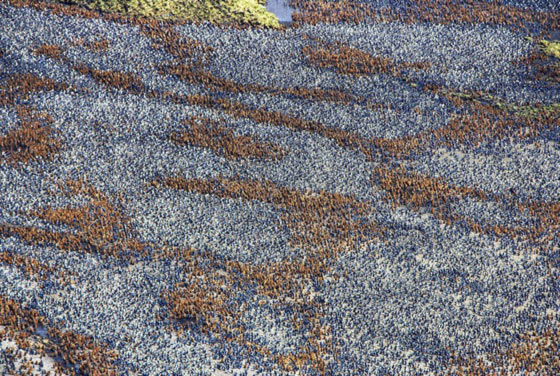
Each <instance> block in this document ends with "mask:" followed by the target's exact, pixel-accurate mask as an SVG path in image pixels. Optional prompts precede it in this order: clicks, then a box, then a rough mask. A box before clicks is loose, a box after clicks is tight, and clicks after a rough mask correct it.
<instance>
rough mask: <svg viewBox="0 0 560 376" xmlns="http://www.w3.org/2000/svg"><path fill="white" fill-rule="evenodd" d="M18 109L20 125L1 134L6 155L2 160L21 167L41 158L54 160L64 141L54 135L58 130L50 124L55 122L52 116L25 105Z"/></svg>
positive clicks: (1, 146)
mask: <svg viewBox="0 0 560 376" xmlns="http://www.w3.org/2000/svg"><path fill="white" fill-rule="evenodd" d="M16 111H17V113H18V116H19V121H18V127H17V128H15V129H12V130H9V131H8V132H7V133H6V134H4V135H1V136H0V152H2V153H5V155H6V157H5V158H2V159H0V162H7V163H8V164H9V165H11V166H12V167H16V168H19V167H21V166H22V165H24V164H27V163H29V162H31V161H35V160H39V159H43V160H47V161H48V160H53V159H54V158H55V155H56V154H57V153H58V152H59V151H60V150H61V148H62V141H60V139H59V138H57V137H53V133H54V134H55V133H57V132H55V130H54V129H52V128H51V127H50V126H49V125H48V124H51V123H52V122H53V119H52V117H51V116H50V115H48V114H46V113H44V112H35V113H34V112H33V111H32V110H30V109H29V108H28V107H23V106H17V107H16ZM45 123H46V124H47V125H45ZM0 155H1V154H0Z"/></svg>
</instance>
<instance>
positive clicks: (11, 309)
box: [0, 295, 118, 376]
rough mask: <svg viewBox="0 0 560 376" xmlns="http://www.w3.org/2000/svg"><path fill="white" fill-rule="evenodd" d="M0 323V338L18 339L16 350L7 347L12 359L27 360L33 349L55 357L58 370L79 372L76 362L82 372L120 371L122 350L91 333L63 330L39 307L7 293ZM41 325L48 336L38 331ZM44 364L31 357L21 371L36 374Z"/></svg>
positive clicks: (102, 375) (106, 374)
mask: <svg viewBox="0 0 560 376" xmlns="http://www.w3.org/2000/svg"><path fill="white" fill-rule="evenodd" d="M0 325H2V326H4V327H5V328H4V329H2V330H0V340H8V339H11V340H13V341H15V342H16V350H13V349H12V348H7V349H6V353H7V354H8V356H9V357H11V358H12V360H19V361H20V362H23V360H24V357H25V354H26V353H27V352H31V353H38V354H39V355H40V356H51V357H53V358H54V359H55V374H62V373H61V372H64V373H65V374H67V375H77V374H78V373H77V372H76V371H75V370H74V366H77V367H78V370H79V372H80V374H85V375H92V376H93V375H97V376H112V375H117V374H118V372H117V368H116V366H115V364H114V363H115V361H116V359H117V358H118V352H116V351H115V350H109V349H108V348H107V345H105V344H99V343H96V342H95V341H94V340H93V339H91V338H90V337H87V336H84V335H81V334H77V333H74V332H72V331H64V330H61V329H59V328H58V326H57V325H52V324H51V323H50V322H49V321H48V319H47V318H45V317H44V316H42V315H41V314H40V313H39V312H38V311H36V310H34V309H29V308H25V307H22V305H21V304H20V303H19V302H17V301H15V300H13V299H10V298H7V297H5V296H3V295H0ZM39 327H45V328H46V329H47V338H43V337H41V336H39V335H37V334H36V332H37V329H38V328H39ZM40 365H41V364H40V363H38V364H37V363H31V362H30V361H28V362H27V365H23V366H22V367H21V368H23V369H21V368H20V370H19V371H18V374H19V375H33V374H34V373H33V370H34V367H33V366H40ZM13 372H15V370H13ZM22 372H23V373H22Z"/></svg>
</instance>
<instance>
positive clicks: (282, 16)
mask: <svg viewBox="0 0 560 376" xmlns="http://www.w3.org/2000/svg"><path fill="white" fill-rule="evenodd" d="M288 2H289V0H268V1H267V2H266V9H267V10H268V11H269V12H272V13H274V15H275V16H276V18H278V21H280V23H282V24H289V23H290V22H292V13H293V12H294V8H292V7H291V6H289V5H288Z"/></svg>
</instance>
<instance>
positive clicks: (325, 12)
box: [290, 0, 560, 35]
mask: <svg viewBox="0 0 560 376" xmlns="http://www.w3.org/2000/svg"><path fill="white" fill-rule="evenodd" d="M290 5H291V6H292V7H294V8H295V9H296V11H295V12H294V13H293V15H292V19H293V20H294V26H295V27H298V26H301V25H303V24H311V25H316V24H318V23H337V22H345V23H355V24H359V23H362V22H364V21H370V22H375V23H381V22H393V21H399V22H406V23H423V22H432V23H438V24H444V25H447V24H450V23H459V24H476V23H488V24H493V25H502V26H508V27H514V28H517V29H518V30H522V31H524V32H526V33H529V30H528V27H527V24H534V25H539V26H541V27H543V29H544V33H545V34H544V35H549V33H550V32H552V31H554V30H558V28H559V25H560V13H558V12H544V11H535V10H531V9H524V8H520V7H516V6H512V5H502V4H499V3H498V2H496V1H493V2H488V1H478V0H463V1H455V0H412V1H410V4H409V6H408V7H407V8H406V9H405V10H403V9H401V10H395V9H392V8H376V7H374V6H373V5H371V4H368V3H366V2H361V1H355V0H339V1H324V0H319V1H317V0H290Z"/></svg>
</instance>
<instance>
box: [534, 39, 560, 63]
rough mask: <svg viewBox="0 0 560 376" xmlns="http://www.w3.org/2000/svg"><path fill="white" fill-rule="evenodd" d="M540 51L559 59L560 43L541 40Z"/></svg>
mask: <svg viewBox="0 0 560 376" xmlns="http://www.w3.org/2000/svg"><path fill="white" fill-rule="evenodd" d="M539 44H540V47H541V50H542V51H543V52H544V53H545V54H547V55H549V56H554V57H556V58H559V59H560V41H555V42H550V41H547V40H544V39H543V40H541V41H540V42H539Z"/></svg>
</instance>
